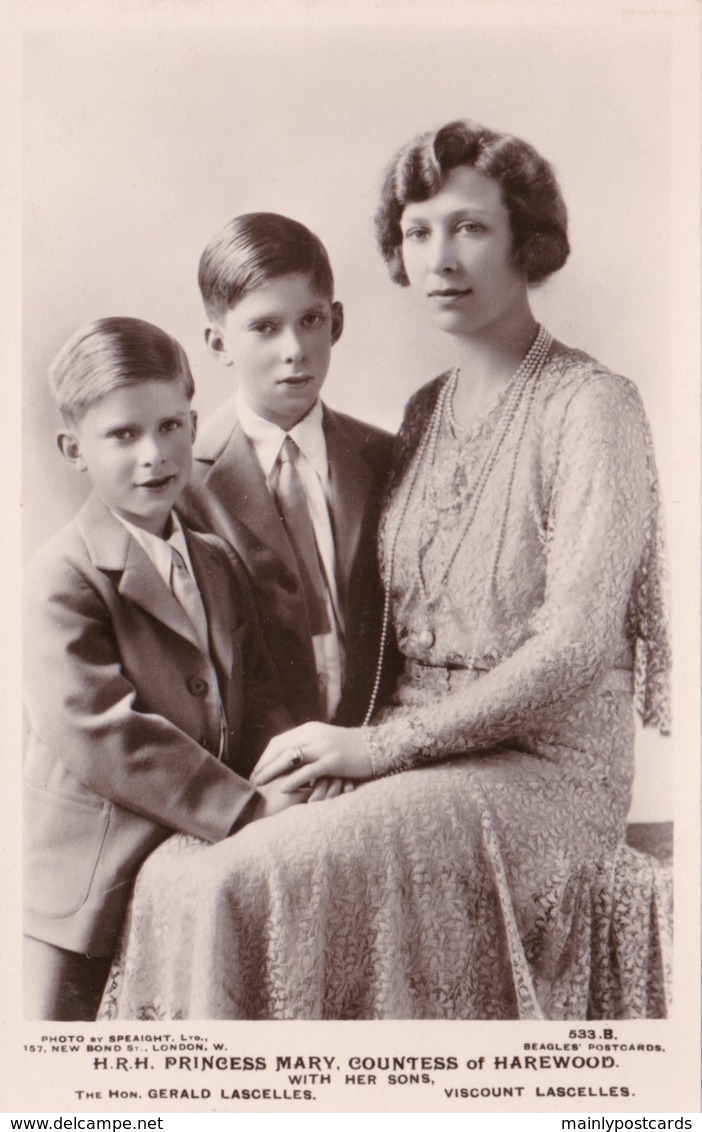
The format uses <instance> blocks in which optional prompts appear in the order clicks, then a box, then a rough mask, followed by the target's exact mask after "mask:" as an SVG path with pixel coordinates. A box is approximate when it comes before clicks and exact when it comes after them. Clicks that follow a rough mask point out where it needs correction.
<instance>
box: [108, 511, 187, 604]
mask: <svg viewBox="0 0 702 1132" xmlns="http://www.w3.org/2000/svg"><path fill="white" fill-rule="evenodd" d="M112 514H113V515H114V517H115V519H118V520H119V522H120V523H121V524H122V525H123V526H124V527H126V528H127V530H128V531H129V533H130V535H131V536H132V538H134V539H136V541H137V542H138V543H139V546H140V547H141V548H142V550H143V551H144V553H145V554H146V555H147V557H148V558H149V559H150V560H151V561H152V562H153V564H154V566H155V567H156V569H157V570H158V572H159V574H160V575H161V577H162V578H163V580H164V581H165V583H166V585H167V586H170V578H171V563H172V561H173V559H172V556H171V547H175V549H176V550H177V551H178V552H179V554H181V555H182V557H183V561H184V562H185V565H186V568H187V569H188V571H189V572H190V574H191V575H192V574H193V567H192V562H191V561H190V555H189V554H188V544H187V542H186V540H185V531H184V530H183V524H182V523H181V521H180V519H179V518H178V516H177V515H176V513H175V511H171V515H170V521H171V533H170V534H169V536H168V538H165V539H164V538H161V537H160V536H159V535H153V534H152V533H151V531H145V530H144V528H143V527H137V526H135V524H134V523H130V522H129V521H128V520H127V519H123V518H122V516H121V515H118V514H117V513H116V512H115V511H112Z"/></svg>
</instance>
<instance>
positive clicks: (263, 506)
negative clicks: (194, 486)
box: [198, 420, 297, 573]
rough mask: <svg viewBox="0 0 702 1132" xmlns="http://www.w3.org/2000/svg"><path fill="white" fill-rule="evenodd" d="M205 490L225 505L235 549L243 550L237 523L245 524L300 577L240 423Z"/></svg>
mask: <svg viewBox="0 0 702 1132" xmlns="http://www.w3.org/2000/svg"><path fill="white" fill-rule="evenodd" d="M198 459H202V460H207V459H208V456H207V451H206V450H205V451H204V452H203V451H202V450H201V451H200V452H199V453H198ZM205 487H206V489H207V490H208V491H209V492H211V493H212V495H213V497H214V498H215V499H216V500H217V501H218V502H219V503H220V504H221V510H220V511H219V518H220V521H221V523H222V527H221V528H220V529H226V530H227V531H228V538H229V541H230V542H231V544H232V546H234V547H235V548H237V547H238V546H239V535H238V532H237V522H238V523H243V524H244V526H246V527H247V528H248V529H249V531H251V533H252V534H253V535H255V537H256V538H257V539H258V540H259V542H261V543H263V544H264V545H265V546H268V547H270V549H271V550H272V551H273V552H274V553H275V554H276V555H277V556H278V558H280V559H281V560H282V561H283V562H284V563H285V565H286V566H287V567H288V568H289V569H290V570H292V571H293V572H294V573H297V561H296V559H295V555H294V552H293V549H292V547H291V545H290V541H289V539H288V537H287V535H286V533H285V529H284V527H283V523H282V520H281V518H280V515H279V514H278V511H277V509H276V506H275V503H274V502H273V498H272V496H271V493H270V492H269V490H268V488H267V486H266V482H265V479H264V477H263V472H262V471H261V468H260V465H259V463H258V460H257V459H256V453H255V452H254V449H253V445H252V444H251V443H250V441H249V440H248V438H247V436H246V434H245V433H244V430H243V429H242V427H241V425H240V424H239V422H238V420H237V421H235V424H234V428H233V430H232V431H231V433H230V435H229V437H228V439H227V441H226V443H225V445H224V447H223V448H222V449H221V451H220V452H219V454H218V455H216V456H214V457H213V463H212V466H211V468H210V470H209V472H208V473H207V475H206V477H205ZM234 516H236V522H235V521H234V520H233V517H234Z"/></svg>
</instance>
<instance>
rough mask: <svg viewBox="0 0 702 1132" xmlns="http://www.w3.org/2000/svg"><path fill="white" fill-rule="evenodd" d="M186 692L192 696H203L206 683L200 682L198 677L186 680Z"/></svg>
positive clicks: (205, 690)
mask: <svg viewBox="0 0 702 1132" xmlns="http://www.w3.org/2000/svg"><path fill="white" fill-rule="evenodd" d="M188 690H189V691H190V692H192V694H193V695H194V696H204V695H206V694H207V681H206V680H202V679H201V678H200V677H199V676H191V677H190V679H189V680H188Z"/></svg>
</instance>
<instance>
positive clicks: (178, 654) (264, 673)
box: [25, 496, 292, 955]
mask: <svg viewBox="0 0 702 1132" xmlns="http://www.w3.org/2000/svg"><path fill="white" fill-rule="evenodd" d="M186 538H187V541H188V550H189V554H190V558H191V561H192V565H193V570H194V572H195V575H196V578H197V582H198V586H199V589H200V591H201V593H202V598H203V602H204V605H205V610H206V612H207V615H208V623H209V629H210V655H207V654H206V653H204V652H203V651H202V649H201V647H200V646H199V644H198V642H197V638H196V636H195V635H194V630H193V629H192V626H191V624H190V621H189V620H188V618H187V617H186V615H185V614H184V613H183V611H182V609H181V607H180V605H179V604H178V602H177V601H176V600H175V598H174V597H173V594H172V593H171V591H170V589H169V587H168V586H167V585H166V584H165V583H164V582H163V580H162V578H161V576H160V575H159V574H158V571H157V570H156V568H155V567H154V565H153V563H152V562H151V561H150V559H149V558H148V556H147V555H146V554H145V553H144V551H143V550H142V548H141V547H140V546H139V545H138V543H137V542H136V540H135V539H133V538H132V537H131V535H130V534H129V532H128V531H127V529H126V528H125V527H124V525H123V524H122V523H120V522H119V521H118V520H117V519H116V518H115V517H114V516H113V515H112V514H111V513H110V512H109V511H108V510H107V508H105V507H104V506H103V504H102V503H101V502H100V501H99V500H98V499H97V498H96V497H95V496H91V497H90V499H89V500H88V502H87V503H86V504H85V506H84V507H83V509H82V510H81V512H80V513H79V515H78V516H77V518H76V520H75V521H74V522H73V523H71V524H69V526H68V527H66V528H64V530H63V531H61V532H60V533H59V534H58V535H57V536H55V537H54V538H53V539H52V540H51V541H50V542H49V543H48V544H47V545H46V546H45V547H44V548H43V549H42V550H41V551H40V552H39V554H38V555H37V556H36V558H35V559H34V561H33V563H32V564H31V565H30V568H29V571H28V577H27V582H26V587H25V590H26V595H27V603H26V604H27V609H26V617H25V627H26V631H25V686H26V703H27V711H28V716H29V740H28V744H27V750H26V758H25V778H26V798H25V828H26V849H25V865H26V880H25V894H26V921H25V929H26V931H27V933H28V934H29V935H33V936H36V937H37V938H39V939H44V940H47V941H48V942H50V943H54V944H56V945H58V946H61V947H65V948H68V949H69V950H73V951H84V952H90V953H92V954H96V955H107V954H109V953H110V952H111V951H112V949H113V947H114V944H115V942H116V938H117V935H118V932H119V928H120V925H121V922H122V917H123V913H124V909H125V905H126V902H127V900H128V897H129V893H130V890H131V883H132V880H133V878H134V876H135V874H136V872H137V870H138V868H139V866H140V864H141V863H142V861H143V860H144V858H145V857H146V856H147V854H148V853H149V852H150V851H151V850H152V849H153V848H154V847H155V846H156V845H157V844H158V843H159V842H160V841H161V840H163V838H165V837H166V836H168V834H169V833H170V832H172V831H173V830H180V831H182V832H185V833H190V834H194V835H195V836H197V837H201V838H204V839H205V840H207V841H217V840H219V839H220V838H223V837H226V836H227V835H228V833H229V832H230V830H231V828H232V826H233V824H234V823H235V821H236V819H237V818H238V816H239V815H240V814H241V813H242V811H243V809H244V807H245V806H246V804H247V802H248V801H249V799H250V798H251V797H252V795H253V793H254V791H253V788H252V786H251V784H250V783H249V782H248V781H247V779H246V776H247V775H248V774H249V772H250V770H251V769H252V766H253V765H254V763H255V761H256V758H257V756H258V754H259V753H260V752H261V750H262V749H263V747H264V746H265V744H266V742H267V741H268V739H269V738H270V737H271V736H272V735H274V734H277V733H278V732H280V731H282V730H285V729H286V728H288V727H290V726H291V722H292V721H291V719H290V717H289V715H288V713H287V712H286V711H285V709H284V708H282V707H281V706H280V687H279V683H278V681H277V678H276V676H275V672H274V669H273V667H272V665H271V662H270V658H269V656H268V652H267V650H266V648H265V645H264V643H263V640H262V637H261V633H260V629H259V625H258V620H257V617H256V613H255V608H254V605H253V602H252V599H251V596H250V592H249V587H248V583H247V582H246V578H245V574H244V571H243V570H242V569H241V567H240V566H239V565H238V564H237V563H236V562H235V561H234V556H233V555H231V552H230V551H229V550H228V548H227V547H225V546H224V545H223V544H222V543H221V541H220V540H218V539H216V538H213V537H211V536H210V537H208V536H201V535H193V534H192V532H186ZM220 702H221V703H222V704H223V706H224V710H225V715H226V720H227V738H226V749H225V751H224V754H223V757H222V758H221V759H220V758H218V757H217V756H218V751H219V744H220V719H221V717H220V711H219V705H220Z"/></svg>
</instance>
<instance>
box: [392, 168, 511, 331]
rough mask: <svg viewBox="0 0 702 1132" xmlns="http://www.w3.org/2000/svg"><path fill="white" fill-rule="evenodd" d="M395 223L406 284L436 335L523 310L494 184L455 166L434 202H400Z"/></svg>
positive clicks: (505, 216)
mask: <svg viewBox="0 0 702 1132" xmlns="http://www.w3.org/2000/svg"><path fill="white" fill-rule="evenodd" d="M400 224H401V227H402V258H403V260H404V264H405V270H406V272H407V276H408V278H409V281H410V284H411V285H412V287H413V288H415V289H416V291H417V292H418V293H419V294H420V296H421V298H422V301H423V303H424V304H425V305H426V306H427V307H428V309H429V312H430V314H431V317H432V318H433V320H434V322H435V323H436V325H437V326H438V327H439V328H440V329H441V330H444V331H446V333H448V334H476V333H480V332H481V331H485V330H487V329H489V328H491V327H497V326H499V324H500V323H501V322H502V321H503V320H505V319H509V318H510V316H511V315H514V314H517V313H520V312H522V311H523V310H526V309H527V308H528V300H527V280H526V277H525V276H524V275H523V274H522V273H521V272H520V271H519V270H518V269H517V267H516V266H515V265H514V263H513V261H512V232H511V228H510V222H509V213H508V211H507V209H506V208H505V205H504V204H503V201H502V190H501V188H500V185H499V184H498V183H497V181H491V180H490V179H489V178H488V177H485V176H484V175H483V174H482V173H479V172H478V171H477V170H476V169H474V168H472V166H468V165H460V166H458V167H457V168H456V169H452V170H451V172H450V173H449V174H448V176H447V177H446V180H445V182H444V184H443V186H442V188H441V189H440V190H439V192H438V193H436V194H435V196H433V197H430V198H429V200H425V201H411V202H410V203H408V204H406V205H405V209H404V212H403V214H402V219H401V221H400Z"/></svg>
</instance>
